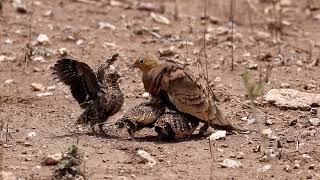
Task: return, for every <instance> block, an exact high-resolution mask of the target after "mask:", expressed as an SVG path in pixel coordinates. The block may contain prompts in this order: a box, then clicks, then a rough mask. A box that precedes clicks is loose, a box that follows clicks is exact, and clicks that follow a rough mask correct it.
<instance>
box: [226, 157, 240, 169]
mask: <svg viewBox="0 0 320 180" xmlns="http://www.w3.org/2000/svg"><path fill="white" fill-rule="evenodd" d="M221 167H222V168H239V167H242V164H241V162H239V161H235V160H232V159H225V160H223V161H222V163H221Z"/></svg>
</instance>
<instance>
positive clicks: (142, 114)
mask: <svg viewBox="0 0 320 180" xmlns="http://www.w3.org/2000/svg"><path fill="white" fill-rule="evenodd" d="M164 112H165V106H164V105H163V104H162V102H161V101H160V100H158V99H152V100H151V101H150V102H142V103H140V104H139V105H137V106H134V107H133V108H131V109H130V110H129V111H128V112H126V113H125V115H124V116H123V117H122V118H121V119H119V120H118V122H117V123H116V125H117V126H118V128H124V127H127V131H128V133H129V135H130V137H131V139H132V140H133V139H134V133H135V132H137V131H139V130H141V129H143V128H144V127H153V125H154V123H155V122H156V121H157V119H158V118H159V117H160V116H161V115H163V114H164Z"/></svg>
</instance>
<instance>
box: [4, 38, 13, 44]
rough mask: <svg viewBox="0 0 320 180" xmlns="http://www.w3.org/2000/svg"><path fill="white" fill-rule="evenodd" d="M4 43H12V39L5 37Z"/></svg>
mask: <svg viewBox="0 0 320 180" xmlns="http://www.w3.org/2000/svg"><path fill="white" fill-rule="evenodd" d="M4 43H5V44H13V41H12V40H11V39H9V38H7V39H6V40H4Z"/></svg>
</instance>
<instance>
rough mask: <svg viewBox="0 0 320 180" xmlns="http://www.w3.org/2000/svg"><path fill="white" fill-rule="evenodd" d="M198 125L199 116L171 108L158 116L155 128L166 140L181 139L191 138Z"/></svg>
mask: <svg viewBox="0 0 320 180" xmlns="http://www.w3.org/2000/svg"><path fill="white" fill-rule="evenodd" d="M198 125H199V120H198V119H197V118H194V117H192V116H190V115H188V114H184V113H181V112H178V111H175V110H172V109H170V110H168V111H167V112H165V113H164V114H163V115H162V116H160V117H159V118H158V120H157V122H156V123H155V125H154V129H155V131H156V132H157V133H158V135H159V136H160V138H162V139H164V140H179V139H184V138H189V137H190V136H191V135H192V133H193V132H194V131H195V130H196V129H197V127H198Z"/></svg>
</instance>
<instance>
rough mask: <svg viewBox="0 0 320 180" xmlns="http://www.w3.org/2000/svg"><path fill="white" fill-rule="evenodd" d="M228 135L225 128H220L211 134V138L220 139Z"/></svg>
mask: <svg viewBox="0 0 320 180" xmlns="http://www.w3.org/2000/svg"><path fill="white" fill-rule="evenodd" d="M226 135H227V131H224V130H218V131H216V132H215V133H213V134H211V135H210V136H209V139H210V140H211V141H213V140H218V139H225V138H226Z"/></svg>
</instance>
